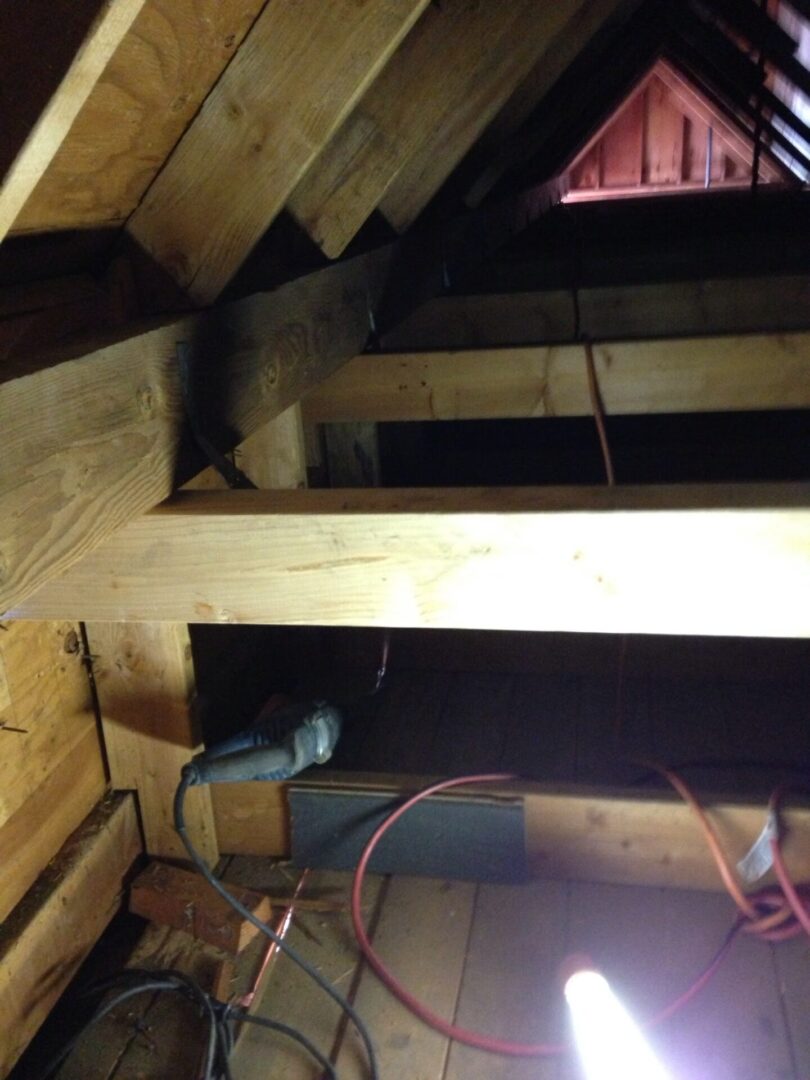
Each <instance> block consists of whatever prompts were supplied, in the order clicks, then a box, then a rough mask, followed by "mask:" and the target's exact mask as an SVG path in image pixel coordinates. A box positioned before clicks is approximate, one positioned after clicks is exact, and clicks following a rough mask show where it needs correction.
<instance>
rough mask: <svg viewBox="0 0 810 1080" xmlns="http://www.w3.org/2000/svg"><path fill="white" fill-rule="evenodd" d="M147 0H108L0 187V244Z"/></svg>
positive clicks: (100, 5)
mask: <svg viewBox="0 0 810 1080" xmlns="http://www.w3.org/2000/svg"><path fill="white" fill-rule="evenodd" d="M143 5H144V0H107V2H105V3H101V4H99V5H98V12H97V14H96V17H95V18H94V20H93V22H92V23H91V25H90V27H89V29H88V32H87V36H86V37H85V39H84V41H83V42H82V44H81V47H80V48H79V51H78V52H77V53H76V56H75V57H74V59H73V62H72V63H71V65H70V67H69V68H68V70H67V71H66V73H65V75H64V77H63V78H62V80H61V82H60V83H59V86H58V87H57V88H56V90H55V92H54V94H53V97H52V98H51V99H50V101H49V102H48V104H47V106H46V107H45V109H44V111H43V112H42V114H41V116H40V117H39V119H38V120H37V122H36V124H35V125H34V127H33V128H32V130H31V132H30V134H29V135H28V138H27V139H26V140H25V143H24V144H23V146H22V148H21V149H20V151H19V153H18V154H17V156H16V157H15V159H14V161H13V163H12V165H11V167H10V169H9V170H8V172H7V173H6V175H5V177H4V179H3V184H2V187H0V241H2V240H3V238H4V237H5V236H6V234H7V233H8V231H9V230H10V229H11V227H12V225H13V224H14V222H15V220H16V218H17V216H18V214H19V213H20V211H21V210H22V208H23V206H25V203H26V201H27V199H28V197H29V196H30V194H31V192H32V191H33V190H34V188H35V187H36V185H37V183H38V181H39V179H40V177H42V176H43V174H44V173H45V171H46V169H47V168H48V166H49V164H50V163H51V161H52V160H53V157H54V155H55V154H56V152H57V150H58V149H59V147H60V146H61V145H62V142H63V141H64V139H65V136H66V135H67V133H68V131H69V130H70V127H71V125H72V123H73V121H74V120H75V119H76V117H77V116H78V114H79V111H80V110H81V108H82V106H83V105H84V103H85V102H86V101H87V98H88V97H89V95H90V93H91V91H92V89H93V87H94V86H95V85H96V83H97V82H98V81H99V79H100V78H101V75H102V74H103V72H104V69H105V68H106V66H107V64H108V63H109V61H110V59H111V57H112V55H113V53H114V52H115V50H116V49H117V48H118V46H119V44H120V43H121V41H122V40H123V38H124V36H125V35H126V33H127V31H128V30H129V28H130V27H131V25H132V23H133V22H134V20H135V18H136V16H137V15H138V13H139V11H140V10H141V8H142V7H143Z"/></svg>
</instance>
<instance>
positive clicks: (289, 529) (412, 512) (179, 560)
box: [11, 484, 810, 637]
mask: <svg viewBox="0 0 810 1080" xmlns="http://www.w3.org/2000/svg"><path fill="white" fill-rule="evenodd" d="M66 613H69V614H70V615H71V616H72V617H74V618H81V619H87V620H93V619H105V620H111V621H120V620H123V621H150V620H167V621H183V622H219V623H273V624H275V623H282V624H311V625H333V626H364V625H366V626H411V627H447V628H470V629H476V628H477V629H493V630H564V631H592V632H607V633H656V634H662V633H669V634H701V635H714V634H729V635H732V636H736V637H746V636H757V637H807V636H809V635H810V484H780V485H766V484H762V485H744V484H740V485H716V486H712V485H703V486H698V485H695V486H693V485H674V486H670V487H653V486H649V487H636V488H631V487H628V488H617V489H607V488H587V487H579V488H501V489H479V488H472V489H464V488H458V489H445V490H443V489H422V490H412V491H410V490H395V489H389V490H385V489H376V490H368V491H351V492H350V491H340V490H329V491H316V490H312V491H277V492H263V491H238V492H237V491H228V492H224V493H220V492H183V493H181V494H180V495H178V496H176V497H175V498H174V499H172V500H170V501H169V502H168V503H166V504H164V506H162V507H160V508H159V509H157V510H155V511H154V512H152V513H150V514H147V515H145V516H144V517H142V518H139V519H137V520H135V521H133V522H130V524H129V525H127V526H125V527H124V528H123V529H122V530H120V531H119V532H118V533H116V534H115V535H114V536H113V537H111V538H110V539H109V540H108V541H107V543H106V544H104V545H103V546H101V547H100V548H98V549H97V550H96V551H95V552H93V553H91V554H90V555H88V556H87V557H86V558H85V559H83V560H81V562H79V563H77V564H76V565H75V566H74V567H73V568H72V569H70V570H68V571H67V572H66V573H65V574H64V575H62V576H61V577H60V578H58V579H56V580H54V581H52V582H51V583H49V585H48V586H47V587H46V588H44V589H42V590H40V591H39V592H38V593H37V594H35V595H34V596H32V597H30V598H29V599H28V600H27V601H26V602H25V603H23V604H22V605H20V606H19V607H18V608H17V609H15V611H13V612H12V613H11V614H12V616H17V617H25V618H57V617H61V616H62V615H64V614H66Z"/></svg>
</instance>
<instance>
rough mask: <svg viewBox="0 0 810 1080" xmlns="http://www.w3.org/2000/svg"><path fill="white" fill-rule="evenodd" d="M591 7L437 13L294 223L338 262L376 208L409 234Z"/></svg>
mask: <svg viewBox="0 0 810 1080" xmlns="http://www.w3.org/2000/svg"><path fill="white" fill-rule="evenodd" d="M617 2H618V0H617ZM587 6H588V0H564V2H560V3H555V4H538V3H536V2H534V0H516V2H514V3H511V4H509V5H506V6H504V5H502V4H485V3H479V2H478V0H446V2H443V3H442V4H441V5H436V6H431V7H430V8H429V9H428V10H427V11H426V12H425V13H424V15H423V16H422V18H421V19H420V21H419V23H418V24H417V25H416V26H415V27H414V29H413V30H412V32H411V33H410V34H409V35H408V37H407V38H406V39H405V41H404V42H403V44H402V45H401V46H400V48H399V50H398V51H397V52H396V54H395V55H394V56H393V57H392V58H391V60H390V62H389V63H388V65H387V66H386V68H385V70H384V71H383V73H382V75H381V76H380V78H379V79H378V80H377V81H376V83H375V84H374V85H373V86H372V87H371V89H370V90H369V91H368V93H367V94H366V95H365V96H364V98H363V100H362V101H361V102H360V104H359V106H358V107H357V108H356V109H355V111H354V112H353V113H352V115H351V116H350V117H349V118H348V120H347V121H346V122H345V123H344V124H343V126H342V127H341V129H340V130H339V131H338V132H337V134H336V135H335V137H334V138H333V139H332V141H331V142H330V144H329V145H328V147H327V148H326V149H325V151H324V153H323V154H322V155H321V157H320V158H319V159H318V161H317V164H316V166H315V168H313V169H312V170H311V171H310V172H309V173H308V174H307V176H306V177H305V178H304V179H303V181H302V182H301V183H300V184H299V185H298V187H297V189H296V191H295V192H294V194H293V196H292V198H291V199H290V202H289V208H290V210H291V211H292V212H293V214H294V215H295V217H296V218H297V220H298V221H299V222H300V224H301V225H302V226H303V227H304V228H305V229H306V230H307V232H308V233H309V234H310V236H311V237H312V238H313V240H315V242H316V243H317V244H319V246H320V247H321V248H322V249H323V251H324V252H326V254H327V255H329V256H330V257H332V258H335V257H337V256H338V255H340V254H341V252H343V250H344V249H345V248H346V245H347V244H348V243H349V242H350V241H351V239H352V238H353V237H354V236H355V234H356V233H357V232H358V230H359V229H360V228H361V226H362V225H363V224H364V222H365V221H366V220H367V219H368V217H369V216H370V215H371V213H372V212H373V211H374V210H375V209H376V208H377V207H378V206H380V207H381V208H382V210H383V212H384V213H385V215H386V217H387V218H388V219H389V221H390V222H391V224H392V225H394V227H395V228H397V229H400V230H401V229H404V228H406V227H407V226H408V225H409V224H410V223H411V222H412V221H413V220H414V218H415V217H416V216H417V215H418V214H419V212H420V211H421V210H422V209H423V207H424V206H425V205H426V203H427V202H428V201H429V199H430V198H431V196H432V195H433V194H434V193H435V192H436V190H437V189H438V187H439V186H440V185H441V184H442V182H443V181H444V180H445V179H446V177H447V176H448V175H449V173H450V172H451V171H452V169H453V168H454V167H455V165H457V164H458V162H459V161H460V160H461V158H462V157H463V156H464V154H465V153H466V152H467V150H468V149H469V148H470V146H472V144H473V143H474V142H475V140H476V139H477V137H478V136H479V135H480V133H481V132H482V131H483V129H484V128H485V127H486V125H487V123H488V122H489V121H490V120H491V119H492V118H493V117H494V116H495V114H496V113H497V112H498V110H499V109H500V107H501V106H502V105H503V104H504V103H505V102H506V100H507V99H508V98H509V96H510V94H511V93H512V92H513V91H514V90H515V89H516V87H517V86H518V85H519V84H520V83H521V81H522V80H523V79H524V78H525V77H526V75H527V74H528V72H529V71H530V70H531V69H532V68H533V67H534V66H535V65H536V64H537V63H539V62H540V58H541V57H542V56H544V55H545V54H546V53H547V52H552V53H553V52H554V50H555V49H556V48H557V45H558V43H559V42H560V41H561V40H562V35H564V34H565V33H567V32H568V31H569V29H570V28H571V27H573V26H576V21H577V19H578V17H579V15H580V12H581V10H582V9H583V8H585V7H587Z"/></svg>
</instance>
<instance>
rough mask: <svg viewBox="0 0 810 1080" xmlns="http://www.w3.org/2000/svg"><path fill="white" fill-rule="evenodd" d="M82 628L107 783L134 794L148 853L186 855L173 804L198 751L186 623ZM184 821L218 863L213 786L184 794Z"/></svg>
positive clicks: (203, 851) (202, 848)
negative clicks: (91, 666)
mask: <svg viewBox="0 0 810 1080" xmlns="http://www.w3.org/2000/svg"><path fill="white" fill-rule="evenodd" d="M87 632H88V637H89V640H90V649H91V651H92V653H93V655H94V657H95V674H96V685H97V688H98V696H99V705H100V708H101V716H102V725H103V728H104V743H105V746H106V749H107V759H108V762H109V766H110V778H111V780H112V785H113V787H114V788H116V789H118V790H122V791H127V790H133V791H137V793H138V806H139V809H140V815H141V821H142V824H143V832H144V841H145V846H146V850H147V852H148V853H149V854H150V855H156V856H164V857H170V858H184V857H185V855H186V852H185V848H184V847H183V844H182V842H181V840H180V838H179V837H178V836H177V833H176V832H175V830H174V817H173V806H172V803H173V798H174V792H175V789H176V787H177V784H178V782H179V780H180V770H181V769H182V767H183V765H185V764H186V762H187V761H189V760H190V758H191V757H192V755H193V754H194V753H196V752H198V751H200V750H202V743H201V739H200V735H199V731H198V725H197V723H196V717H195V716H194V714H193V711H192V709H193V703H192V700H191V699H192V696H193V693H194V670H193V662H192V657H191V643H190V641H189V637H188V627H187V626H185V625H183V624H181V623H180V622H179V620H178V621H177V622H176V623H169V624H160V623H150V624H147V625H141V626H129V627H126V626H117V625H114V624H105V623H98V622H92V623H90V624H89V625H88V628H87ZM186 823H187V825H188V832H189V835H190V836H191V839H192V840H193V842H194V844H195V846H196V847H197V849H198V850H199V851H200V853H201V854H202V856H203V858H205V859H206V860H207V861H208V862H211V863H213V862H216V859H217V858H218V856H219V852H218V849H217V838H216V830H215V828H214V817H213V810H212V808H211V790H210V788H208V787H199V788H194V789H192V790H191V791H190V792H189V795H188V798H187V800H186Z"/></svg>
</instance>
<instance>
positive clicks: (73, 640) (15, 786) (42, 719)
mask: <svg viewBox="0 0 810 1080" xmlns="http://www.w3.org/2000/svg"><path fill="white" fill-rule="evenodd" d="M66 645H67V649H66ZM68 649H69V650H72V651H67V650H68ZM80 654H81V641H80V638H79V634H78V627H77V626H76V625H75V624H74V623H71V622H60V623H50V622H42V623H17V624H10V625H7V626H6V627H5V632H3V633H0V724H1V725H2V726H0V740H2V743H1V744H0V745H2V752H1V753H0V825H3V824H4V823H6V822H8V821H9V819H10V818H12V817H13V816H14V815H15V814H16V813H18V812H19V811H20V810H21V808H23V807H25V806H26V805H27V803H28V801H29V800H30V799H31V797H32V796H34V795H35V794H36V792H37V790H38V789H39V787H40V786H41V785H42V784H43V783H44V782H47V781H48V779H49V778H50V777H51V775H52V774H54V773H56V772H57V771H58V770H59V769H60V767H61V765H62V763H63V761H65V760H66V759H67V758H68V757H69V756H70V755H71V754H72V752H73V751H74V750H75V749H76V747H77V746H79V744H81V743H84V741H85V739H86V738H87V736H88V733H92V734H93V735H95V731H96V720H95V716H94V714H93V706H92V699H91V696H90V683H89V681H88V678H87V673H86V671H85V670H84V666H83V664H82V658H81V655H80ZM97 752H98V751H97ZM52 853H53V852H51V854H52Z"/></svg>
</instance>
